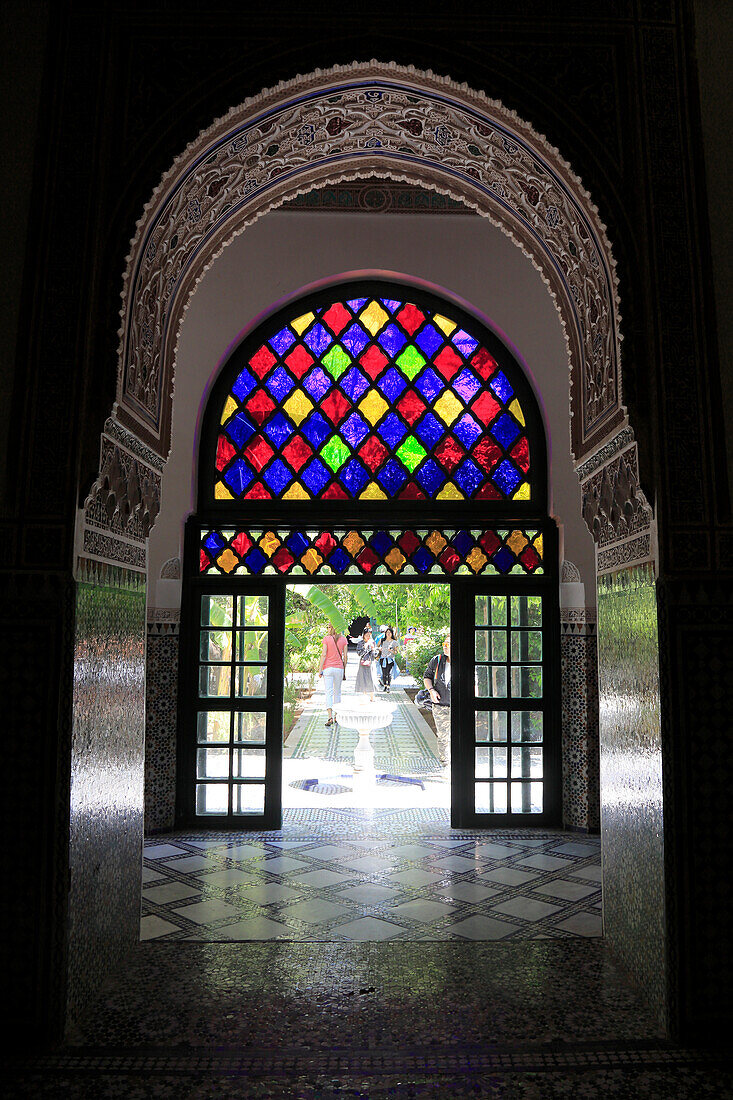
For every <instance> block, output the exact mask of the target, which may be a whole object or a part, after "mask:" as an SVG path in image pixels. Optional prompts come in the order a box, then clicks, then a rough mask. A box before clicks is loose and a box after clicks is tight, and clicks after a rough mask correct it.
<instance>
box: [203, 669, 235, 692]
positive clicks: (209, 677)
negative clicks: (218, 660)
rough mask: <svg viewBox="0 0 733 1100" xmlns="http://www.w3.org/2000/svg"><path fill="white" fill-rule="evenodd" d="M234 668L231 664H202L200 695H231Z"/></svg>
mask: <svg viewBox="0 0 733 1100" xmlns="http://www.w3.org/2000/svg"><path fill="white" fill-rule="evenodd" d="M231 685H232V670H231V668H230V667H229V665H201V667H200V669H199V695H200V696H202V697H204V698H205V697H207V696H208V697H212V696H218V697H219V698H222V697H224V696H227V695H229V691H230V689H231Z"/></svg>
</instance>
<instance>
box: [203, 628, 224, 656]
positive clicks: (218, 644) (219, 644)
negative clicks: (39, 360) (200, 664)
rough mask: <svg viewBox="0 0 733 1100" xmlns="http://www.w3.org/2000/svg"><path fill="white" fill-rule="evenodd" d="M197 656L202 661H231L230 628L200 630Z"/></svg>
mask: <svg viewBox="0 0 733 1100" xmlns="http://www.w3.org/2000/svg"><path fill="white" fill-rule="evenodd" d="M199 658H200V659H201V660H202V661H231V659H232V632H231V630H202V631H201V645H200V647H199Z"/></svg>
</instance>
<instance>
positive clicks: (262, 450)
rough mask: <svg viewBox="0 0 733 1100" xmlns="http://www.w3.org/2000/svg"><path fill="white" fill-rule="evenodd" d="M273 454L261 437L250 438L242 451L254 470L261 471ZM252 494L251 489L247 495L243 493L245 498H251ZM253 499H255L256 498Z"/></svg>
mask: <svg viewBox="0 0 733 1100" xmlns="http://www.w3.org/2000/svg"><path fill="white" fill-rule="evenodd" d="M274 453H275V452H274V451H273V449H272V447H271V446H270V444H269V443H268V442H267V440H266V439H264V438H263V437H262V436H261V435H254V436H252V438H251V439H250V441H249V443H248V444H247V446H246V447H245V448H244V450H243V451H242V454H243V455H244V457H245V458H246V459H247V461H248V462H250V463H251V464H252V465H253V466H254V468H255V470H262V469H263V468H264V467H265V466H266V465H267V463H268V462H269V461H270V459H271V458H272V456H273V455H274ZM255 488H256V486H255ZM252 492H253V489H250V491H249V492H248V493H245V496H247V497H249V496H251V495H252ZM266 495H267V496H268V497H269V495H270V494H269V493H267V494H266ZM254 499H257V497H255V498H254Z"/></svg>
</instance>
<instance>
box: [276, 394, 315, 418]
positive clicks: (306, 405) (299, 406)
mask: <svg viewBox="0 0 733 1100" xmlns="http://www.w3.org/2000/svg"><path fill="white" fill-rule="evenodd" d="M312 408H313V402H312V401H311V399H310V397H308V395H307V394H306V393H303V391H302V390H296V391H295V393H292V394H291V395H290V397H289V398H288V399H287V401H286V402H285V404H284V405H283V411H284V412H286V413H287V414H288V416H289V417H290V419H291V420H293V421H295V423H296V424H300V422H301V420H305V418H306V416H307V415H308V413H309V412H310V411H311V409H312Z"/></svg>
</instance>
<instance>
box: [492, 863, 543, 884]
mask: <svg viewBox="0 0 733 1100" xmlns="http://www.w3.org/2000/svg"><path fill="white" fill-rule="evenodd" d="M536 878H537V872H536V871H535V872H534V873H531V872H529V871H516V870H515V869H514V868H513V867H496V868H494V870H492V871H487V872H486V873H485V874H482V875H481V881H482V882H500V883H501V884H502V885H503V886H525V885H526V884H527V883H528V882H532V881H533V880H534V879H536Z"/></svg>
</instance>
